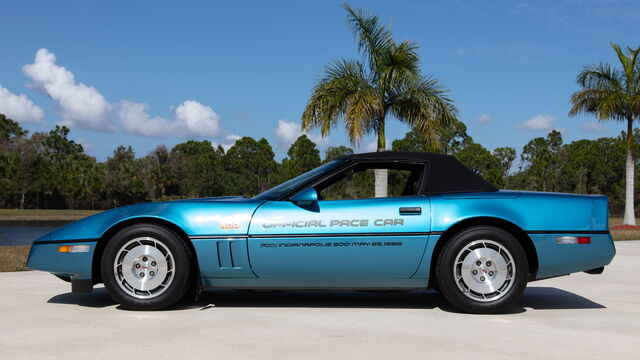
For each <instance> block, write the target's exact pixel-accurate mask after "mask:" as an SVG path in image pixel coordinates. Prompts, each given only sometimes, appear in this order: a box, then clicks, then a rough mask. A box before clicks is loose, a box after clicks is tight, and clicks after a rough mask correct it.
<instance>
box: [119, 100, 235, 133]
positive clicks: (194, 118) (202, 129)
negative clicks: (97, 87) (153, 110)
mask: <svg viewBox="0 0 640 360" xmlns="http://www.w3.org/2000/svg"><path fill="white" fill-rule="evenodd" d="M115 108H116V116H117V117H118V122H119V123H120V126H121V127H122V129H123V130H124V131H125V132H127V133H130V134H135V135H142V136H150V137H167V136H171V135H178V136H182V137H185V138H192V139H205V138H210V139H213V138H220V137H224V136H226V137H224V139H225V140H229V139H230V138H229V136H232V135H224V134H223V133H224V132H223V130H222V129H221V128H220V117H219V116H218V114H216V113H215V111H213V109H212V108H211V107H209V106H206V105H203V104H201V103H199V102H197V101H193V100H187V101H185V102H183V103H182V104H180V105H178V106H177V107H175V109H174V119H172V120H170V119H166V118H163V117H161V116H151V115H150V114H149V105H147V104H143V103H138V102H133V101H127V100H124V101H120V102H119V103H118V104H117V105H116V107H115ZM233 141H235V139H234V140H233Z"/></svg>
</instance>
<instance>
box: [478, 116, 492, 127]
mask: <svg viewBox="0 0 640 360" xmlns="http://www.w3.org/2000/svg"><path fill="white" fill-rule="evenodd" d="M476 122H478V124H482V125H485V124H488V123H490V122H491V116H489V115H488V114H480V116H478V118H477V119H476Z"/></svg>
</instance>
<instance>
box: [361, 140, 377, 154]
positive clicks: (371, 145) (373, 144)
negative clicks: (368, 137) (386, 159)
mask: <svg viewBox="0 0 640 360" xmlns="http://www.w3.org/2000/svg"><path fill="white" fill-rule="evenodd" d="M364 151H365V152H375V151H378V140H373V141H370V142H368V143H366V144H365V145H364Z"/></svg>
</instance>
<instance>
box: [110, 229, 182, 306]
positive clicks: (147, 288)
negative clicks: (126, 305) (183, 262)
mask: <svg viewBox="0 0 640 360" xmlns="http://www.w3.org/2000/svg"><path fill="white" fill-rule="evenodd" d="M174 266H175V265H174V260H173V254H172V253H171V251H170V250H169V249H168V248H167V247H166V246H165V245H164V244H163V243H162V242H161V241H158V240H157V239H153V238H150V237H141V238H136V239H133V240H131V241H129V242H127V243H126V244H124V245H123V246H122V247H121V248H120V250H119V251H118V253H117V255H116V257H115V262H114V264H113V272H114V275H115V276H116V279H117V280H118V281H117V283H118V285H119V286H120V288H121V289H122V290H123V291H125V292H126V293H127V294H129V295H131V296H133V297H135V298H138V299H150V298H153V297H157V296H159V295H160V294H162V293H163V292H164V291H166V290H167V289H168V286H169V285H170V284H171V282H172V281H173V278H174V273H175V272H174Z"/></svg>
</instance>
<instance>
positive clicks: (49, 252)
mask: <svg viewBox="0 0 640 360" xmlns="http://www.w3.org/2000/svg"><path fill="white" fill-rule="evenodd" d="M62 245H88V246H89V251H87V252H81V253H60V252H58V249H59V248H60V246H62ZM95 247H96V242H69V243H65V242H55V243H52V242H37V241H36V242H34V243H33V245H32V246H31V250H30V251H29V258H28V259H27V268H29V269H32V270H41V271H47V272H50V273H52V274H56V275H60V276H67V277H69V278H70V279H71V281H72V283H73V281H74V280H91V279H92V263H93V252H94V251H95Z"/></svg>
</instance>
